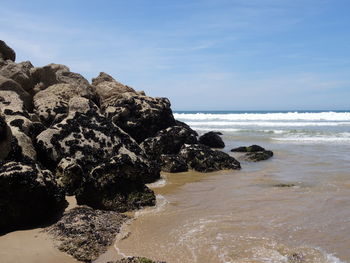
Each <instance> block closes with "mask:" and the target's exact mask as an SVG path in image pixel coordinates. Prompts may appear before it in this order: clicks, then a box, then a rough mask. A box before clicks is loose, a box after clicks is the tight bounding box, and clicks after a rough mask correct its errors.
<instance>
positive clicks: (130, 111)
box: [92, 73, 175, 143]
mask: <svg viewBox="0 0 350 263" xmlns="http://www.w3.org/2000/svg"><path fill="white" fill-rule="evenodd" d="M92 85H93V86H94V89H95V92H96V94H98V96H99V99H100V105H101V110H102V111H103V112H104V113H105V115H106V116H107V117H108V118H110V119H112V121H113V122H114V123H115V124H116V125H118V126H119V127H120V128H122V129H123V130H124V131H125V132H127V133H128V134H130V136H131V137H133V138H134V139H135V140H136V141H137V142H138V143H140V142H142V141H143V140H144V139H146V138H148V137H152V136H154V135H155V134H156V133H157V132H158V131H160V130H162V129H165V128H168V127H170V126H174V125H175V120H174V117H173V114H172V111H171V109H170V102H169V100H168V99H166V98H152V97H149V96H146V95H145V94H144V93H143V92H136V91H135V90H134V89H132V88H130V87H128V86H126V85H123V84H121V83H119V82H117V81H116V80H114V79H113V78H112V77H111V76H109V75H107V74H106V73H100V75H99V76H98V77H97V78H95V79H93V81H92Z"/></svg>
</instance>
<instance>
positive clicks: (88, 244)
mask: <svg viewBox="0 0 350 263" xmlns="http://www.w3.org/2000/svg"><path fill="white" fill-rule="evenodd" d="M126 220H128V217H127V216H125V215H122V214H119V213H117V212H113V211H101V210H94V209H92V208H89V207H85V206H82V207H76V208H73V209H71V210H69V211H67V212H66V213H65V214H64V215H63V217H62V218H61V219H60V221H58V222H57V223H56V224H54V225H53V226H51V227H49V228H48V229H47V231H48V232H49V233H50V234H51V235H53V236H54V237H55V239H57V240H58V241H59V245H58V248H59V249H60V250H61V251H64V252H66V253H68V254H70V255H72V256H73V257H74V258H76V259H77V260H79V261H84V262H91V261H93V260H95V259H97V257H98V256H99V255H101V254H102V253H103V252H105V251H106V250H107V247H108V246H110V245H112V243H113V241H114V240H115V237H116V235H117V233H118V232H119V231H120V227H121V225H122V224H123V223H124V222H125V221H126Z"/></svg>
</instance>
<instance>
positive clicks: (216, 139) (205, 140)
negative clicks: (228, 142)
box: [199, 131, 225, 148]
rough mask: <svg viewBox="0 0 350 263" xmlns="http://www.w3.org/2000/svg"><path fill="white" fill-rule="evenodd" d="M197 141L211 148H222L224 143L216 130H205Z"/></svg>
mask: <svg viewBox="0 0 350 263" xmlns="http://www.w3.org/2000/svg"><path fill="white" fill-rule="evenodd" d="M199 143H201V144H204V145H206V146H209V147H211V148H224V147H225V143H224V141H223V140H222V139H221V137H220V136H219V134H218V133H217V132H212V131H211V132H207V133H205V134H203V135H202V136H200V137H199Z"/></svg>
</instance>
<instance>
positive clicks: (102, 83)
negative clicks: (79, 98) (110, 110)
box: [92, 72, 136, 106]
mask: <svg viewBox="0 0 350 263" xmlns="http://www.w3.org/2000/svg"><path fill="white" fill-rule="evenodd" d="M92 86H93V88H94V90H95V92H96V94H97V95H98V97H99V99H100V103H101V105H102V106H104V105H105V104H106V105H108V101H109V100H111V99H112V100H113V98H115V97H116V96H117V97H118V96H119V95H120V94H122V93H125V92H136V91H135V90H134V89H133V88H131V87H129V86H126V85H123V84H122V83H120V82H118V81H116V80H115V79H114V78H113V77H112V76H110V75H108V74H107V73H104V72H101V73H100V74H99V75H98V76H97V77H96V78H93V79H92Z"/></svg>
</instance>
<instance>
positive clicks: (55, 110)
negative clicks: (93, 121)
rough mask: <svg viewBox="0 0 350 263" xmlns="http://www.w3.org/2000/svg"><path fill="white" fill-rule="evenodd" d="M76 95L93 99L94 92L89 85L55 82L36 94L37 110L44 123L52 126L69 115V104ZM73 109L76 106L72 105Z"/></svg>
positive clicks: (35, 104)
mask: <svg viewBox="0 0 350 263" xmlns="http://www.w3.org/2000/svg"><path fill="white" fill-rule="evenodd" d="M74 97H84V98H87V99H91V100H92V99H93V98H94V93H93V91H92V89H91V87H90V86H89V85H85V86H84V85H81V86H77V85H72V84H64V83H60V84H54V85H52V86H50V87H48V88H46V89H44V90H42V91H39V92H38V93H36V94H35V96H34V106H35V112H36V113H37V115H38V116H39V117H40V119H41V121H42V122H43V123H44V124H46V125H47V126H50V125H51V124H53V123H57V122H60V120H62V119H63V118H64V117H66V116H67V115H68V109H69V105H68V104H69V101H70V100H71V99H72V98H74ZM71 110H74V108H73V107H71Z"/></svg>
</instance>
